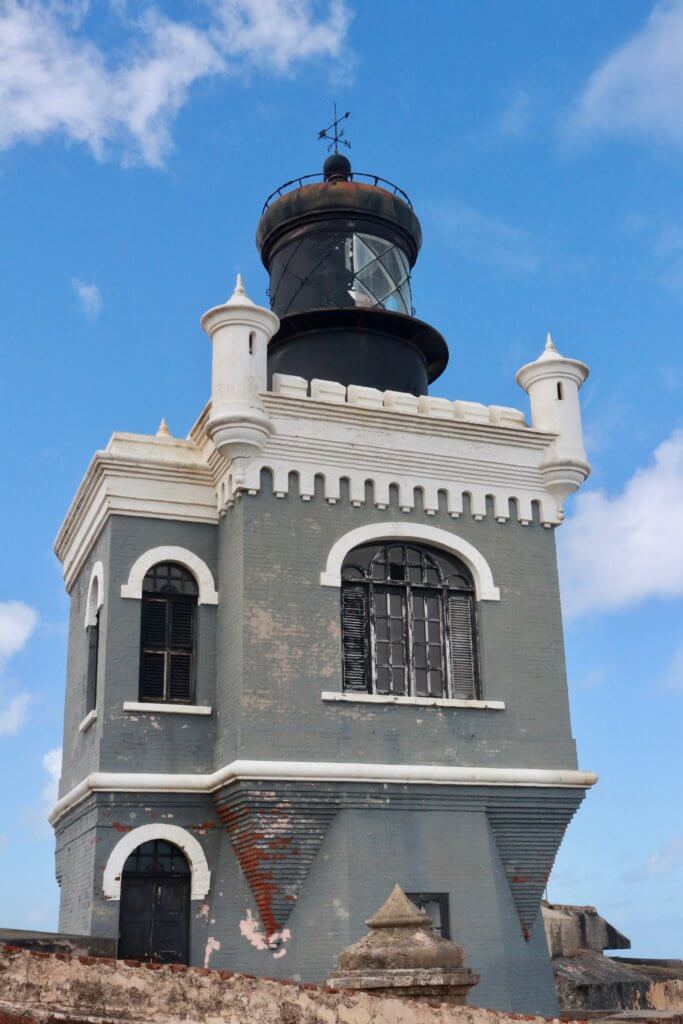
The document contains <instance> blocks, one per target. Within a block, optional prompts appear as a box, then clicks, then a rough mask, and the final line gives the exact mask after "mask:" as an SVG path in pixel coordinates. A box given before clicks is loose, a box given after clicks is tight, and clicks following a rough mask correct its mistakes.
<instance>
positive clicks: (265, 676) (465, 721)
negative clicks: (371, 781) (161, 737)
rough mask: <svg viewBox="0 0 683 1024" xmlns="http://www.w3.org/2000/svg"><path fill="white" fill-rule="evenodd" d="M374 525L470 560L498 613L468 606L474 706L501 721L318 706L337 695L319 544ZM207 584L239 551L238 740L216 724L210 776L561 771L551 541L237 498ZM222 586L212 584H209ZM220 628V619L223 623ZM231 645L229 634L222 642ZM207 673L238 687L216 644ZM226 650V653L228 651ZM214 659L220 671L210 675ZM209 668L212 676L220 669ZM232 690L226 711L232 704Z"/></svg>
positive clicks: (426, 711) (443, 521)
mask: <svg viewBox="0 0 683 1024" xmlns="http://www.w3.org/2000/svg"><path fill="white" fill-rule="evenodd" d="M386 522H401V523H402V524H410V523H411V522H415V523H420V524H426V525H430V526H437V527H440V528H442V529H444V530H447V531H449V532H451V533H454V534H457V535H458V536H460V537H462V538H464V539H465V540H467V541H469V542H470V543H471V544H473V545H474V546H475V547H477V548H478V550H479V551H480V552H481V553H482V554H483V555H484V557H485V558H486V559H487V561H488V562H489V565H490V566H491V568H492V571H493V575H494V579H495V582H496V584H498V586H499V587H500V588H501V601H500V602H491V601H484V602H481V603H480V604H479V610H478V611H479V625H480V641H481V655H482V674H483V695H484V696H485V697H488V698H490V699H494V700H503V701H505V702H506V710H505V711H491V710H487V711H480V710H471V711H469V710H462V709H458V710H454V709H442V710H437V709H434V708H410V707H396V706H379V707H376V706H375V707H371V706H368V705H354V704H350V705H340V704H329V703H323V702H322V701H321V699H320V694H321V691H323V690H338V691H340V690H341V653H340V651H341V646H340V644H341V640H340V612H339V591H338V590H337V589H336V588H332V587H322V586H321V585H320V582H319V577H320V572H321V570H322V569H324V567H325V563H326V561H327V555H328V552H329V550H330V548H331V547H332V545H333V543H334V542H335V541H336V540H337V539H338V538H339V537H341V536H342V535H343V534H345V533H347V532H348V531H349V530H352V529H354V528H355V527H358V526H362V525H365V524H378V523H386ZM219 529H220V532H221V534H222V535H223V536H225V538H226V539H225V541H224V539H223V536H222V537H221V542H220V544H219V551H220V554H219V576H220V579H221V581H223V580H225V579H230V580H235V581H236V580H237V572H236V568H235V559H236V553H235V549H234V547H233V546H232V545H231V543H230V540H228V539H227V538H229V537H230V536H231V535H239V536H240V537H243V540H242V543H241V551H242V553H243V554H242V558H243V564H242V566H241V568H240V570H239V571H241V572H242V573H243V580H244V582H243V590H242V595H241V601H240V599H239V597H238V595H237V594H236V593H235V590H234V589H233V588H232V587H231V589H230V594H231V599H232V600H234V602H235V616H236V617H235V619H233V626H232V631H233V632H234V631H235V630H237V629H238V628H239V622H238V621H237V618H238V616H237V610H238V609H239V610H240V611H241V610H242V609H243V610H244V615H243V629H244V635H243V647H242V650H241V651H240V660H241V663H242V664H243V673H242V681H241V686H242V693H241V701H240V708H239V715H240V732H239V741H238V746H237V748H236V747H235V746H234V743H235V738H236V733H235V730H234V728H233V729H231V730H229V731H225V727H224V725H223V724H221V728H220V731H219V737H218V746H217V756H216V763H217V764H220V763H225V762H226V761H229V760H231V759H232V758H233V757H235V756H241V757H249V758H283V759H288V758H291V759H296V758H299V759H305V760H326V761H344V760H352V761H374V762H384V761H388V762H391V761H395V762H398V763H410V762H411V761H413V762H425V761H426V762H427V763H435V764H456V765H477V766H505V767H534V768H574V767H576V751H575V745H574V742H573V740H572V737H571V728H570V722H569V707H568V697H567V685H566V677H565V665H564V647H563V637H562V622H561V612H560V601H559V588H558V580H557V567H556V554H555V542H554V534H553V531H552V530H548V529H544V528H543V527H541V526H540V525H539V524H538V523H534V524H532V525H531V526H527V527H524V526H521V525H520V524H519V523H517V522H516V521H508V522H506V523H497V522H496V521H495V519H494V518H493V516H492V515H489V516H487V517H486V519H484V520H483V521H481V522H477V521H475V520H474V519H473V518H471V517H470V516H469V515H464V516H462V517H461V518H459V519H452V518H450V517H449V516H448V515H447V513H446V512H445V510H443V509H442V510H441V512H440V513H439V514H438V515H435V516H427V515H426V514H424V513H421V512H418V511H415V512H412V513H410V514H408V515H405V514H403V513H401V512H400V510H399V509H398V508H397V507H396V506H393V507H391V508H389V509H387V510H384V511H380V510H378V509H375V508H374V507H373V506H372V505H365V506H363V507H361V508H353V507H352V506H351V504H350V502H348V501H347V500H345V499H344V497H343V496H342V500H341V501H340V503H339V504H337V505H329V504H327V503H326V502H325V501H324V500H322V498H321V497H320V496H318V497H316V498H315V499H314V500H313V501H311V502H303V501H302V500H301V499H300V498H299V497H297V495H296V493H291V492H290V494H288V495H287V496H286V497H284V498H279V499H278V498H275V497H273V495H272V494H271V493H270V491H269V489H268V488H267V487H264V488H263V490H262V491H261V492H259V493H258V494H256V495H253V496H245V497H243V498H241V499H240V500H239V501H238V502H237V503H236V505H235V508H234V509H233V510H231V511H230V512H229V513H228V514H227V516H226V517H225V518H224V519H223V520H222V521H221V524H220V527H219ZM221 585H222V583H221ZM221 614H222V615H224V616H226V617H227V616H228V615H229V612H228V611H227V610H223V611H222V612H221ZM231 637H232V633H231ZM221 644H222V645H223V646H222V648H221V650H222V655H221V653H219V671H223V672H224V674H225V675H228V676H230V677H231V678H234V680H235V681H237V680H238V679H239V677H240V671H239V667H240V663H239V662H238V660H237V657H236V654H235V645H234V641H233V640H232V639H231V640H230V641H228V640H227V639H226V638H224V637H223V638H222V639H221ZM229 644H230V650H231V651H232V652H233V653H232V654H230V653H229V652H228V646H229ZM221 656H222V657H223V658H224V661H223V662H222V661H221ZM221 665H223V666H224V668H223V669H221ZM235 685H236V682H235V684H233V685H232V686H231V699H232V701H235V699H236V694H235Z"/></svg>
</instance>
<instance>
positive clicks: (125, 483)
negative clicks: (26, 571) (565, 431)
mask: <svg viewBox="0 0 683 1024" xmlns="http://www.w3.org/2000/svg"><path fill="white" fill-rule="evenodd" d="M313 383H314V384H316V382H313ZM318 383H320V382H318ZM277 386H278V387H279V388H280V391H279V392H278V393H274V392H263V393H261V396H260V398H261V400H262V402H263V405H264V407H265V409H266V411H267V413H268V415H269V416H270V418H271V419H272V421H273V424H274V434H273V436H272V437H270V438H269V440H268V442H267V444H266V445H265V448H264V451H263V452H262V453H261V454H260V455H259V457H258V458H254V459H251V460H249V459H237V460H235V461H234V462H233V463H227V462H226V461H225V459H224V458H223V457H222V456H221V455H220V454H219V453H218V451H217V450H216V448H215V447H214V445H213V444H212V442H211V440H210V439H209V437H208V433H207V426H206V425H207V420H208V415H209V412H210V407H209V406H208V405H207V406H206V407H205V408H204V410H203V411H202V413H201V415H200V417H199V419H198V420H197V422H196V423H195V425H194V426H193V427H192V429H191V431H190V434H189V437H188V438H187V440H184V441H181V440H178V439H175V438H172V437H151V436H150V437H148V436H144V435H138V434H114V435H113V437H112V438H111V440H110V441H109V444H108V445H107V448H106V450H105V451H99V452H97V453H96V454H95V457H94V458H93V460H92V462H91V463H90V466H89V467H88V470H87V472H86V474H85V477H84V479H83V482H82V483H81V485H80V487H79V489H78V491H77V493H76V496H75V498H74V500H73V502H72V505H71V508H70V510H69V513H68V514H67V516H66V519H65V520H64V523H63V525H62V527H61V529H60V531H59V534H58V536H57V540H56V542H55V551H56V554H57V557H58V558H59V559H60V560H61V561H62V563H63V565H64V577H65V580H66V585H67V588H70V587H71V586H72V584H73V582H74V580H75V578H76V576H77V574H78V572H79V571H80V568H81V567H82V565H83V562H84V561H85V559H86V558H87V557H88V554H89V552H90V551H91V549H92V546H93V544H94V543H95V541H96V540H97V537H98V536H99V533H100V531H101V530H102V528H103V526H104V524H105V523H106V521H107V519H108V517H109V516H111V515H131V516H142V517H148V518H158V519H171V520H179V521H186V522H198V523H217V522H218V519H219V516H220V514H222V513H223V512H224V511H225V509H226V508H227V507H228V506H229V505H231V504H232V502H233V501H234V500H235V498H236V497H238V496H239V495H240V494H242V493H244V492H248V493H256V492H257V491H258V490H259V489H260V487H261V473H262V471H263V470H268V471H270V472H271V473H272V477H273V482H274V491H275V493H276V494H277V495H278V496H284V495H285V494H286V493H287V492H288V489H289V476H290V473H292V472H294V473H296V474H297V476H298V494H299V495H300V497H301V498H302V499H303V500H304V501H307V500H310V499H311V498H312V497H313V495H314V493H315V486H316V477H319V478H321V479H322V489H323V495H324V497H325V499H326V500H327V501H328V502H330V503H334V502H335V501H338V500H340V494H341V487H342V481H344V480H348V486H349V490H350V495H349V497H350V500H351V502H352V503H353V504H355V505H362V504H364V503H365V501H366V485H368V484H369V485H370V486H371V497H370V501H372V502H373V503H374V505H375V506H376V507H378V508H380V509H382V508H385V507H386V506H387V505H388V504H389V502H390V495H391V489H392V488H393V487H397V488H398V501H399V506H400V508H401V509H402V511H404V512H406V513H409V512H411V511H413V510H414V509H415V508H416V507H418V508H419V507H420V504H421V507H422V509H423V510H424V512H425V513H426V514H427V515H434V514H435V513H436V511H437V510H438V508H439V506H440V499H441V496H445V499H444V500H445V503H446V507H447V509H448V512H449V513H450V515H451V516H453V517H456V518H457V517H458V516H460V515H462V514H463V512H464V510H465V508H466V507H467V505H466V504H465V502H466V500H467V501H468V502H469V510H470V514H471V515H473V516H474V518H475V519H483V518H484V517H485V516H486V515H487V514H489V512H488V499H489V498H490V499H492V501H493V516H494V517H495V518H496V519H497V520H498V521H499V522H505V521H506V520H508V519H509V518H510V516H511V515H512V516H513V517H515V518H517V519H518V520H519V521H520V522H521V523H522V524H523V525H526V524H528V523H530V522H531V521H532V519H533V504H534V502H536V503H538V507H539V513H540V520H541V522H542V523H543V525H544V526H548V527H550V526H554V525H556V524H558V523H559V522H561V520H562V510H561V508H560V506H559V505H558V503H557V500H556V498H555V497H553V494H552V493H551V491H550V489H549V486H548V481H547V480H546V476H547V473H545V475H544V465H545V463H547V461H548V457H549V453H551V451H552V446H553V444H554V442H555V441H556V435H554V434H549V433H544V432H542V431H539V430H534V429H532V428H530V427H528V426H526V425H525V424H524V421H523V417H522V414H521V413H519V412H518V411H517V410H514V409H507V408H505V407H501V406H489V407H486V406H483V405H479V404H478V403H474V402H448V401H446V400H445V399H440V398H438V399H437V398H430V397H428V396H425V397H423V398H421V399H420V400H419V401H416V399H414V398H413V397H412V396H410V395H405V396H401V395H397V394H396V393H394V392H386V393H382V392H373V393H372V394H370V391H371V389H367V388H349V389H348V395H347V393H346V391H345V390H344V389H343V388H342V389H341V390H342V391H344V395H347V397H346V398H344V395H341V400H340V401H337V400H335V401H334V402H332V401H323V400H321V397H320V396H324V395H325V394H326V391H325V389H324V388H321V387H317V386H316V387H313V386H311V391H312V393H313V394H315V396H316V397H310V396H309V395H308V394H307V387H308V385H307V382H306V381H301V380H300V379H299V378H284V377H280V378H279V380H278V381H277ZM328 390H329V389H328ZM338 390H339V389H338ZM335 394H336V392H335ZM339 397H340V396H339V395H338V396H337V398H339ZM401 399H402V401H401ZM364 402H366V403H368V404H367V405H366V404H363V403H364ZM398 410H405V411H398ZM570 468H571V470H572V472H573V473H574V475H576V473H577V472H578V471H577V469H576V466H574V465H573V464H572V467H570ZM579 469H580V467H579ZM560 470H562V466H560ZM586 471H587V467H586ZM582 472H583V471H581V472H579V476H581V475H582ZM555 475H557V471H556V470H555ZM583 475H584V476H585V473H583ZM553 479H554V478H553ZM579 482H580V481H579ZM420 494H421V497H418V496H419V495H420ZM511 501H512V506H511ZM511 508H512V511H511Z"/></svg>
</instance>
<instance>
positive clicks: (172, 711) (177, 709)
mask: <svg viewBox="0 0 683 1024" xmlns="http://www.w3.org/2000/svg"><path fill="white" fill-rule="evenodd" d="M123 710H124V711H136V712H138V711H146V712H147V713H152V714H155V715H210V714H211V713H212V711H213V708H211V707H209V706H208V705H205V704H152V703H150V702H149V701H137V700H124V702H123Z"/></svg>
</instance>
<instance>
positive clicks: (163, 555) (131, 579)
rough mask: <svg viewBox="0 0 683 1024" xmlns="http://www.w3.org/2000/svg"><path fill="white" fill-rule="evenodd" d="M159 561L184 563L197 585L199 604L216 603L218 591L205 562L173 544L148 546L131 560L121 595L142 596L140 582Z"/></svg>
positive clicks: (135, 598)
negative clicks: (126, 580) (147, 548)
mask: <svg viewBox="0 0 683 1024" xmlns="http://www.w3.org/2000/svg"><path fill="white" fill-rule="evenodd" d="M159 562H178V563H179V564H180V565H184V566H185V568H186V569H189V571H190V572H191V573H192V575H193V576H194V578H195V579H196V581H197V586H198V587H199V599H198V603H199V604H218V593H217V592H216V587H215V585H214V582H213V575H212V573H211V570H210V569H209V567H208V565H207V564H206V562H204V561H203V560H202V559H201V558H200V557H199V555H195V553H194V551H189V550H188V549H187V548H179V547H176V546H175V545H171V544H168V545H163V546H161V547H158V548H150V549H149V551H145V552H144V554H142V555H140V557H139V558H137V559H136V560H135V562H133V565H132V566H131V570H130V574H129V576H128V582H127V583H124V584H123V586H122V587H121V597H130V598H132V599H133V600H137V601H139V600H141V598H142V582H143V580H144V578H145V576H146V575H147V573H148V572H149V570H150V569H151V568H152V566H153V565H157V564H158V563H159Z"/></svg>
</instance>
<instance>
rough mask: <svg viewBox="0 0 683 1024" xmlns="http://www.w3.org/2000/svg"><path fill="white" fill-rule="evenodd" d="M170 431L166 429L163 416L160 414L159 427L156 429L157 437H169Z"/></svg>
mask: <svg viewBox="0 0 683 1024" xmlns="http://www.w3.org/2000/svg"><path fill="white" fill-rule="evenodd" d="M171 436H172V435H171V431H170V430H169V429H168V424H167V423H166V419H165V417H163V416H162V418H161V423H160V424H159V429H158V430H157V437H171Z"/></svg>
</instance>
